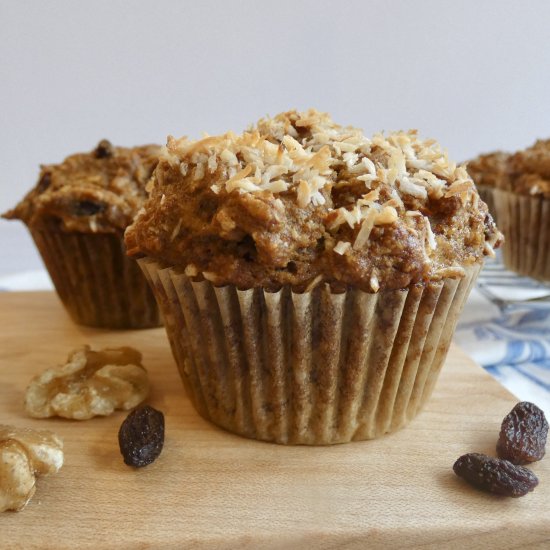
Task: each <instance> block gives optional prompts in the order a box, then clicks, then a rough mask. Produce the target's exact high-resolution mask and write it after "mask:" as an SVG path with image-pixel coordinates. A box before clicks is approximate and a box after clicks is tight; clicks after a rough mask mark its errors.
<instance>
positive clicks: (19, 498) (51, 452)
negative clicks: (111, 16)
mask: <svg viewBox="0 0 550 550" xmlns="http://www.w3.org/2000/svg"><path fill="white" fill-rule="evenodd" d="M61 466H63V442H62V441H61V439H59V437H57V436H56V435H55V434H53V433H51V432H47V431H37V430H30V429H24V428H14V427H13V426H5V425H1V424H0V512H4V511H6V510H17V511H18V510H22V509H23V508H24V507H25V506H26V505H27V503H28V502H29V500H30V499H31V497H32V496H33V494H34V491H35V481H36V478H35V476H37V475H48V474H54V473H56V472H58V471H59V469H60V468H61Z"/></svg>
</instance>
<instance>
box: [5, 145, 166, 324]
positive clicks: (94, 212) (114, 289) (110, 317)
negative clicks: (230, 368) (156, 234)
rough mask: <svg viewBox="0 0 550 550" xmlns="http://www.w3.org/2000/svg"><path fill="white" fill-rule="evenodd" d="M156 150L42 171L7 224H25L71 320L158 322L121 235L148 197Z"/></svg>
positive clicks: (111, 153)
mask: <svg viewBox="0 0 550 550" xmlns="http://www.w3.org/2000/svg"><path fill="white" fill-rule="evenodd" d="M159 152H160V147H159V146H156V145H145V146H142V147H135V148H132V149H128V148H123V147H113V146H112V145H111V143H109V142H108V141H107V140H103V141H101V142H100V143H99V145H98V146H97V147H96V148H95V149H94V150H93V151H91V152H90V153H78V154H75V155H71V156H69V157H67V158H66V159H65V160H64V161H63V162H62V163H61V164H51V165H46V166H42V167H41V172H40V177H39V179H38V183H37V184H36V186H35V187H34V189H32V190H31V191H30V192H29V193H28V194H27V195H26V196H25V198H24V199H23V200H22V201H21V202H20V203H19V204H18V205H17V206H16V207H15V208H14V209H13V210H10V211H9V212H7V213H6V214H4V217H5V218H8V219H18V220H21V221H23V222H24V223H25V224H26V225H27V227H28V228H29V231H30V233H31V235H32V237H33V239H34V242H35V244H36V246H37V248H38V250H39V252H40V254H41V256H42V259H43V261H44V263H45V265H46V267H47V269H48V271H49V274H50V277H51V278H52V281H53V283H54V285H55V288H56V290H57V293H58V295H59V297H60V299H61V301H62V302H63V304H64V306H65V308H66V309H67V311H68V312H69V314H70V316H71V317H72V319H73V320H74V321H75V322H76V323H79V324H82V325H88V326H93V327H104V328H117V329H123V328H147V327H155V326H159V325H160V324H161V320H160V316H159V311H158V307H157V305H156V301H155V298H154V296H153V294H152V292H151V290H150V288H149V285H148V283H147V281H146V280H145V278H144V277H143V274H142V272H141V270H140V269H139V267H138V265H137V264H136V262H135V261H134V260H132V259H130V258H128V256H127V255H126V251H125V248H124V238H123V235H124V230H125V229H126V227H127V226H128V225H129V224H130V222H131V221H132V219H133V217H134V215H135V214H136V213H137V211H138V210H139V209H140V208H141V206H142V204H143V202H144V201H145V198H146V195H147V193H146V190H145V187H146V183H147V181H148V180H149V178H150V176H151V173H152V172H153V170H154V168H155V166H156V164H157V162H158V154H159Z"/></svg>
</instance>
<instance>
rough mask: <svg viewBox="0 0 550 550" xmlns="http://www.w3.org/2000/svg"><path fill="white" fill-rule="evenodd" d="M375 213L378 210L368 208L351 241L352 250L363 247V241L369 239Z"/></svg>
mask: <svg viewBox="0 0 550 550" xmlns="http://www.w3.org/2000/svg"><path fill="white" fill-rule="evenodd" d="M377 214H378V212H377V211H376V210H375V209H374V208H369V209H368V211H367V213H366V215H365V217H364V219H363V222H362V223H361V229H359V233H357V236H356V237H355V241H354V243H353V249H354V250H359V249H361V248H363V247H364V246H365V243H366V242H367V241H368V240H369V237H370V233H371V231H372V228H373V227H374V220H375V219H376V216H377Z"/></svg>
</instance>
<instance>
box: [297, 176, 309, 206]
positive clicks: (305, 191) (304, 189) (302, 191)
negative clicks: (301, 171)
mask: <svg viewBox="0 0 550 550" xmlns="http://www.w3.org/2000/svg"><path fill="white" fill-rule="evenodd" d="M310 198H311V188H310V187H309V184H308V182H307V181H306V180H300V183H299V184H298V192H297V201H298V206H299V207H300V208H305V207H306V206H307V205H308V204H309V199H310Z"/></svg>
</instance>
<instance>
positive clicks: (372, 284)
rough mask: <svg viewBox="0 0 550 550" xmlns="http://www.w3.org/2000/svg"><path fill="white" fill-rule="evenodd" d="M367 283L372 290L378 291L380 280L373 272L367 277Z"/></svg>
mask: <svg viewBox="0 0 550 550" xmlns="http://www.w3.org/2000/svg"><path fill="white" fill-rule="evenodd" d="M369 284H370V287H371V288H372V290H373V292H378V291H379V290H380V282H379V281H378V277H377V276H376V275H375V274H374V273H373V274H372V275H371V277H370V279H369Z"/></svg>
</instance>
